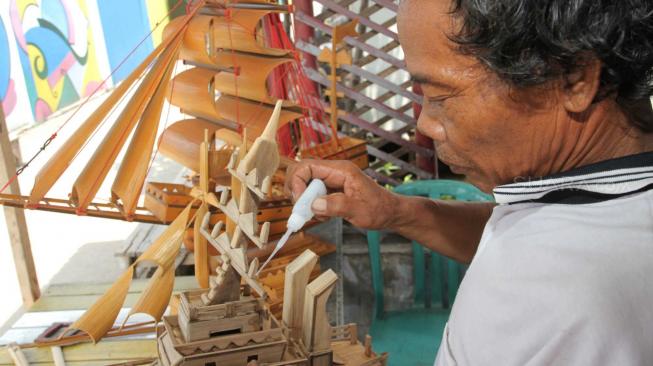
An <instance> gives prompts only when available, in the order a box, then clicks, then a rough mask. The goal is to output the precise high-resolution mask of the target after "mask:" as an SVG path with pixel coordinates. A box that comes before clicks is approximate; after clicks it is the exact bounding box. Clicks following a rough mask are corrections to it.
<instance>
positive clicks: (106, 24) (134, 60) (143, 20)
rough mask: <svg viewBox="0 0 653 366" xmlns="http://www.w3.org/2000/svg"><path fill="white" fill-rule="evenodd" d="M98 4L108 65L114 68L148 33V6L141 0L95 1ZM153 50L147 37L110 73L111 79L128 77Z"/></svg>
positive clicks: (115, 81) (117, 79) (114, 80)
mask: <svg viewBox="0 0 653 366" xmlns="http://www.w3.org/2000/svg"><path fill="white" fill-rule="evenodd" d="M97 4H98V8H99V12H100V19H101V21H102V29H103V30H104V42H105V44H106V47H107V55H108V56H109V65H110V67H111V70H114V69H115V68H116V67H118V65H119V64H120V62H122V60H123V59H124V58H125V57H127V55H128V54H129V52H131V50H132V49H133V48H134V47H135V46H136V45H137V44H138V43H139V42H140V41H141V40H142V39H143V37H145V36H146V35H147V34H148V33H149V32H150V23H149V19H148V14H147V7H146V5H145V2H144V1H134V0H111V1H98V2H97ZM153 50H154V47H153V43H152V39H151V38H148V39H147V40H146V41H145V42H143V44H142V45H141V46H140V47H139V48H138V49H137V50H136V51H135V52H134V53H133V54H132V55H131V56H130V57H129V58H128V59H127V60H126V61H125V63H124V64H123V65H122V66H121V67H120V69H118V70H117V71H116V72H115V73H114V74H113V82H114V83H117V82H118V81H120V80H122V79H124V78H125V77H127V75H129V73H130V72H131V71H132V70H133V69H134V68H135V67H136V66H138V64H140V63H141V61H143V59H145V57H147V55H148V54H150V52H152V51H153Z"/></svg>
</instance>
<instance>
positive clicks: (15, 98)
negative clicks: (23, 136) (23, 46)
mask: <svg viewBox="0 0 653 366" xmlns="http://www.w3.org/2000/svg"><path fill="white" fill-rule="evenodd" d="M12 36H13V33H11V20H10V19H9V13H8V12H0V107H2V109H3V111H4V113H5V115H6V116H7V118H6V119H7V125H8V126H9V129H14V128H17V127H19V126H21V125H24V124H26V123H29V122H31V121H33V117H32V112H31V108H30V105H29V102H28V101H27V98H26V96H27V90H26V89H25V79H24V77H23V68H22V67H21V65H20V60H19V57H18V50H17V49H16V44H15V42H13V37H12Z"/></svg>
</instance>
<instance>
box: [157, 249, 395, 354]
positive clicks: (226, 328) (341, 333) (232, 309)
mask: <svg viewBox="0 0 653 366" xmlns="http://www.w3.org/2000/svg"><path fill="white" fill-rule="evenodd" d="M316 262H317V255H316V254H315V253H313V252H311V251H310V250H306V251H305V252H304V253H302V255H300V256H299V257H297V258H296V259H295V260H294V261H293V262H292V263H291V264H290V265H288V267H287V269H286V276H285V279H286V280H285V288H286V291H287V294H286V295H285V296H286V297H287V301H285V302H284V308H283V318H282V320H281V321H279V320H277V318H276V317H275V316H274V315H273V314H271V313H270V311H269V308H268V306H267V304H266V303H265V302H264V301H263V300H262V299H260V298H257V297H255V296H252V294H248V292H249V290H248V289H247V288H246V287H243V288H242V290H241V291H242V292H241V295H240V298H239V299H238V300H237V301H229V302H225V303H222V304H212V303H211V302H210V300H209V299H208V294H209V293H210V292H211V291H212V290H214V288H211V289H210V290H194V291H188V292H183V293H182V294H181V295H180V298H181V303H180V306H179V311H178V314H177V315H170V316H164V317H163V324H164V329H163V330H162V331H160V332H159V334H158V335H157V342H158V352H159V360H158V364H159V365H164V366H182V365H192V366H206V365H216V366H217V365H220V366H244V365H279V366H281V365H306V366H322V365H324V366H327V365H329V366H330V365H360V366H362V365H365V366H368V365H369V366H372V365H379V366H380V365H385V364H386V360H387V354H382V355H376V354H375V353H374V352H372V350H371V338H369V337H368V339H367V340H366V345H365V346H364V345H362V344H361V343H360V342H358V340H357V339H356V337H357V335H356V326H355V324H348V325H346V326H343V327H331V325H330V324H329V323H328V320H327V319H328V317H327V314H326V301H327V299H328V297H329V294H330V292H331V290H332V288H333V286H334V285H335V282H336V280H337V276H336V275H335V273H334V272H333V271H331V270H328V271H326V272H324V273H322V274H321V275H320V276H319V277H318V278H316V279H315V280H313V281H311V282H310V283H308V274H309V273H310V272H311V271H312V269H313V266H314V265H315V263H316ZM223 265H224V266H225V268H226V267H228V266H229V262H224V263H223Z"/></svg>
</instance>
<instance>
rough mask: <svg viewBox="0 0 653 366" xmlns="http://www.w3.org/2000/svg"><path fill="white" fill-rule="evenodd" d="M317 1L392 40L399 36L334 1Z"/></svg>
mask: <svg viewBox="0 0 653 366" xmlns="http://www.w3.org/2000/svg"><path fill="white" fill-rule="evenodd" d="M315 1H317V2H319V3H320V4H322V5H324V6H325V7H327V8H329V9H331V10H333V11H335V12H337V13H339V14H343V15H346V16H347V17H348V18H349V19H358V22H359V23H360V24H362V25H364V26H366V27H369V28H371V29H374V30H375V31H377V32H379V33H380V34H383V35H384V36H386V37H389V38H391V39H394V40H397V41H398V40H399V36H397V33H395V32H393V31H391V30H390V29H388V28H384V27H383V26H382V25H380V24H378V23H375V22H373V21H371V20H369V19H368V18H366V17H362V16H360V15H358V14H356V13H354V12H353V11H351V10H349V9H347V8H346V7H344V6H342V5H340V4H338V3H337V2H335V1H332V0H315Z"/></svg>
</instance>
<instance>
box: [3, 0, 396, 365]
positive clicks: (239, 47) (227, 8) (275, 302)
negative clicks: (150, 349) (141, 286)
mask: <svg viewBox="0 0 653 366" xmlns="http://www.w3.org/2000/svg"><path fill="white" fill-rule="evenodd" d="M288 10H290V8H289V7H287V6H280V5H278V4H275V3H272V2H269V1H265V0H252V1H250V2H248V3H242V2H238V3H230V2H224V1H218V0H203V1H198V2H193V3H192V4H191V6H189V12H188V14H187V15H186V16H184V17H182V18H179V19H177V20H176V21H173V22H171V23H170V24H169V25H168V27H167V29H166V31H165V37H164V41H163V43H162V44H161V45H160V46H159V47H157V48H156V49H155V50H154V51H153V52H152V53H151V54H150V55H148V57H146V59H145V60H143V62H142V63H141V64H140V65H139V66H137V67H136V68H135V70H134V71H133V72H132V74H130V75H129V76H128V77H127V78H126V79H125V80H124V81H123V82H122V83H121V84H120V85H118V86H117V87H116V89H114V90H113V91H112V93H111V94H110V95H109V96H108V97H107V99H106V100H105V101H104V102H103V103H102V104H101V105H100V107H99V108H98V109H97V110H96V111H95V112H94V113H93V114H92V115H91V116H90V117H89V118H88V119H87V120H86V121H84V122H83V123H82V124H81V126H80V127H79V128H78V129H77V130H76V131H75V132H74V133H73V134H72V136H71V137H70V138H69V140H68V141H66V143H65V144H63V145H62V147H61V148H60V149H59V150H58V151H56V153H55V154H53V156H52V157H51V158H50V159H49V160H48V162H47V163H46V164H45V165H44V166H43V168H42V169H41V171H40V172H39V173H38V175H37V177H36V180H35V183H34V186H33V188H32V191H31V193H30V195H29V196H12V195H0V204H5V205H10V206H16V207H26V208H32V209H41V210H50V211H57V212H65V213H74V214H78V215H91V216H98V217H107V218H113V219H123V220H129V221H132V220H135V221H144V222H153V223H165V224H167V225H168V227H167V228H166V230H165V231H164V232H163V234H162V235H161V236H160V237H159V238H157V239H156V241H155V242H154V243H153V244H152V245H151V246H150V247H149V248H147V250H146V251H145V252H144V253H143V254H142V255H141V256H140V257H139V258H138V259H137V260H136V261H135V262H134V263H133V264H132V265H131V266H130V267H129V268H128V269H127V270H126V271H125V272H124V273H123V274H122V275H121V276H120V278H119V279H118V280H117V281H116V282H115V283H114V284H113V286H111V288H109V289H108V290H107V292H106V293H105V294H104V295H103V296H102V297H100V299H99V300H98V301H97V302H96V303H95V304H93V306H91V308H90V309H89V310H88V311H87V312H86V313H84V315H83V316H82V317H81V318H80V319H78V320H77V321H76V322H75V323H74V324H73V325H72V326H71V327H70V330H72V329H75V330H81V331H84V332H85V333H86V334H88V336H89V337H90V338H91V339H92V340H93V341H98V340H100V339H101V338H102V337H104V336H105V335H107V333H109V332H110V331H111V332H113V331H114V330H115V329H114V328H113V325H114V321H115V319H116V317H117V316H118V313H119V311H120V309H121V308H122V306H123V303H124V301H125V298H126V295H127V292H128V289H129V286H130V283H131V279H132V278H133V275H134V268H135V266H136V265H138V264H139V263H142V262H145V261H148V262H151V263H154V264H155V265H156V267H157V269H156V272H155V273H154V275H153V277H152V278H151V279H150V281H149V283H148V286H147V287H146V288H145V290H143V292H142V294H141V296H140V297H139V299H138V300H137V301H136V303H135V304H134V305H133V306H132V308H131V311H130V315H131V314H134V313H145V314H149V315H151V316H152V317H153V318H154V320H155V321H157V322H158V321H160V320H161V319H162V318H163V314H164V313H165V310H166V308H167V306H168V303H169V301H170V298H171V295H172V287H173V283H174V269H173V263H174V260H175V258H176V257H177V255H178V253H179V250H180V246H181V243H182V242H183V241H184V240H185V239H188V237H189V236H188V235H186V234H187V233H189V232H190V238H191V239H190V242H191V243H192V247H193V248H192V249H193V250H194V258H195V275H196V277H197V279H198V283H199V287H201V288H202V290H197V291H194V292H188V293H185V294H182V296H181V297H180V304H181V305H180V309H181V311H180V312H179V313H178V315H176V317H175V316H170V317H166V318H164V324H165V331H164V332H162V333H161V334H159V342H160V344H159V349H160V350H162V353H161V354H162V357H161V360H160V362H161V363H163V364H188V365H203V366H207V365H211V364H212V363H215V365H227V364H238V365H241V364H246V363H247V362H251V361H254V360H255V359H254V357H255V358H256V362H257V363H258V364H263V363H265V364H277V365H294V364H297V365H301V364H304V365H330V364H333V363H338V364H343V363H344V364H351V365H363V364H366V365H367V364H369V365H372V364H375V362H377V361H378V362H381V363H382V362H384V361H383V360H384V357H377V356H376V355H374V354H373V353H372V352H371V348H370V346H369V344H368V345H367V347H363V346H362V345H360V343H358V342H357V341H356V340H355V333H356V332H355V331H354V330H353V329H354V328H353V326H347V327H345V328H336V329H335V330H334V329H332V328H331V327H330V325H329V324H328V322H327V317H326V310H325V306H326V300H327V298H328V296H329V293H330V292H331V289H332V288H333V286H334V284H335V282H336V280H337V276H336V275H335V273H333V272H332V271H326V272H324V273H321V272H320V267H319V265H317V255H316V254H315V253H313V252H304V251H303V249H305V247H306V246H308V245H312V244H313V243H314V242H315V241H314V240H313V239H310V237H309V236H301V234H300V235H298V238H299V239H298V240H297V241H298V242H301V245H297V246H296V247H295V248H294V252H293V253H292V254H290V253H289V256H287V257H285V258H279V259H278V260H277V262H276V263H275V262H274V261H273V262H272V264H271V267H270V268H267V270H266V271H264V272H262V273H261V274H260V276H258V275H256V273H257V269H258V263H259V259H258V257H259V256H258V255H250V253H251V252H252V251H250V250H248V249H249V248H248V247H249V246H251V245H253V246H254V247H255V248H254V249H255V251H257V252H258V253H259V254H261V253H266V250H268V249H269V250H271V249H270V245H268V243H269V241H270V239H273V238H274V237H275V236H276V235H278V234H280V233H281V232H282V231H283V230H284V229H285V220H287V218H288V216H289V214H290V209H291V204H290V201H289V200H288V199H287V198H285V197H281V196H279V195H275V194H274V192H275V190H276V191H278V188H275V187H277V185H278V183H279V182H280V179H281V177H282V173H281V174H280V172H279V168H280V167H281V166H283V165H288V164H292V162H293V160H292V159H287V158H286V159H284V158H282V157H281V156H279V148H278V146H277V129H278V128H279V126H280V125H282V124H287V123H291V121H293V120H297V119H299V120H304V121H308V122H310V123H308V125H314V124H315V123H314V122H315V119H316V118H315V116H314V115H313V114H312V113H313V109H312V108H315V107H314V106H315V105H321V104H320V103H317V104H315V103H313V104H311V105H309V104H307V103H305V101H304V102H302V100H301V98H305V97H306V96H305V95H303V93H302V90H299V89H293V90H290V91H288V93H287V94H288V95H286V96H284V97H283V98H282V99H281V100H278V99H279V98H278V97H277V96H276V95H275V96H273V95H271V93H270V89H269V81H270V74H271V73H272V71H273V70H274V69H275V68H280V67H281V68H283V67H287V69H286V71H291V72H289V73H288V74H289V75H295V74H297V73H299V72H301V67H300V66H299V65H298V62H297V60H296V59H295V58H293V57H291V56H292V50H289V49H282V48H275V47H270V46H268V45H265V44H264V42H263V40H262V37H261V19H262V18H263V17H265V16H268V15H269V14H271V13H276V12H281V11H284V12H285V11H288ZM178 59H182V60H183V61H184V63H186V64H187V65H191V66H192V67H191V68H190V69H188V70H186V71H183V72H181V73H179V74H178V75H175V64H176V61H177V60H178ZM295 77H296V75H295ZM139 79H141V81H140V84H139ZM172 80H174V86H173V85H172V83H171V81H172ZM301 84H302V83H300V82H297V83H294V84H293V85H294V86H297V87H299V85H301ZM131 88H133V89H134V94H133V97H132V98H131V99H132V100H131V101H130V102H129V103H127V104H126V106H125V107H124V110H122V111H120V113H119V116H118V118H117V120H116V121H115V123H114V124H113V126H112V127H111V129H110V130H109V132H108V134H107V135H106V136H104V137H103V140H102V142H101V143H100V144H99V146H98V147H97V150H96V151H95V153H94V154H93V157H92V158H91V160H90V161H89V162H88V163H87V164H86V166H85V167H84V169H83V170H82V172H81V174H80V175H79V176H78V177H77V179H76V181H75V183H74V185H73V187H72V190H71V194H70V199H53V198H48V197H46V194H47V193H48V192H49V191H50V190H51V188H52V187H53V185H54V184H55V182H57V180H59V178H60V177H61V176H62V174H63V173H64V172H65V171H66V169H67V168H68V166H69V165H70V164H71V161H72V160H73V159H75V158H76V157H77V156H78V155H79V152H80V150H81V149H82V148H84V147H85V146H86V145H87V144H88V142H89V139H90V138H91V136H92V135H93V134H94V133H95V131H97V129H98V128H99V126H100V125H101V124H102V123H103V121H105V120H106V119H107V118H108V116H109V115H111V112H112V111H113V110H114V109H115V108H116V106H117V104H118V102H119V101H120V100H121V99H123V97H124V96H125V95H126V94H127V93H128V92H129V91H130V89H131ZM334 95H335V93H334ZM332 96H333V95H332ZM286 97H288V98H286ZM166 99H168V100H169V101H170V103H171V104H173V105H176V106H178V107H180V109H181V110H182V111H183V112H184V113H186V114H188V115H190V116H191V117H193V118H188V119H185V120H182V121H178V122H176V123H173V124H172V125H170V127H168V128H167V129H166V130H165V132H164V133H163V135H162V136H161V137H160V139H159V144H158V145H157V144H155V141H156V137H157V136H156V134H157V130H158V126H159V123H160V120H161V110H162V107H163V105H164V102H165V100H166ZM275 101H276V105H273V104H274V102H275ZM332 104H333V103H332ZM320 108H321V107H320ZM337 113H338V112H337V108H336V110H332V111H331V115H332V116H337ZM270 114H272V117H270V119H269V122H268V123H266V121H268V117H269V116H270ZM322 115H323V114H322ZM332 118H334V119H335V117H332ZM318 122H319V121H318ZM330 127H331V131H332V132H333V135H332V136H331V140H327V141H326V142H320V143H315V142H313V144H312V145H311V144H304V145H305V146H298V147H297V149H296V150H297V151H298V152H299V154H298V155H300V156H310V157H326V158H338V159H342V158H345V159H351V160H353V161H355V162H356V163H357V164H358V165H359V166H361V167H365V166H367V155H366V154H365V143H364V141H360V140H354V139H351V138H347V137H344V138H342V137H339V136H338V135H337V133H336V128H335V126H334V125H333V124H332V125H331V126H330ZM324 128H325V130H326V131H328V130H329V127H326V126H325V127H324ZM130 136H131V138H130ZM52 138H54V136H53V137H52ZM297 138H298V140H297V141H303V142H306V141H305V140H306V139H304V138H303V137H301V136H297ZM252 142H253V143H252ZM308 142H310V141H308ZM125 145H126V149H125V150H126V151H125V154H124V157H123V158H122V162H121V163H120V167H119V169H118V171H117V174H116V177H115V179H114V182H113V184H112V185H111V202H110V203H98V202H95V201H94V198H95V196H96V194H97V192H98V190H99V189H100V186H101V185H102V183H103V181H104V180H105V179H106V177H107V176H108V173H109V170H110V168H111V167H112V166H113V165H114V163H115V162H116V160H117V159H118V157H119V156H120V154H119V153H120V151H121V149H122V148H123V146H125ZM155 149H159V150H158V151H160V152H162V153H164V154H165V155H167V156H169V157H171V158H173V159H174V160H176V161H177V162H179V163H181V164H182V165H184V166H186V167H188V168H189V169H191V170H193V171H195V172H196V173H198V179H197V182H196V183H195V184H194V186H193V187H192V188H191V187H186V186H182V185H175V184H170V183H159V182H146V178H147V173H148V170H149V167H150V164H151V161H152V155H153V152H154V151H155ZM198 157H199V159H198ZM216 187H222V188H216ZM143 190H145V206H146V207H140V206H138V203H139V198H140V195H141V192H142V191H143ZM315 249H318V248H317V247H315ZM329 251H332V249H330V248H324V247H320V250H316V252H317V254H320V255H321V254H324V253H328V252H329ZM212 255H218V256H219V265H218V266H217V267H214V271H213V272H214V276H212V277H210V274H211V272H212V268H211V267H212V266H214V264H215V259H216V258H215V257H213V258H212V257H211V256H212ZM291 259H292V262H291ZM309 281H310V284H309ZM304 290H306V291H304ZM279 318H281V320H279ZM125 321H127V320H125ZM332 331H333V334H332ZM66 333H67V332H64V334H63V335H62V336H65V334H66ZM347 345H350V346H351V347H349V346H347ZM354 346H356V347H354ZM352 347H354V348H355V351H352V349H353V348H352ZM336 349H345V350H346V351H343V352H340V353H338V352H335V350H336ZM250 351H251V352H250ZM358 351H360V352H358ZM334 352H335V353H334ZM359 353H361V354H363V356H360V357H359V356H358V354H359ZM346 355H349V356H346ZM354 355H356V356H354ZM357 357H358V358H357ZM250 358H251V359H250ZM354 359H355V360H356V361H355V362H353V363H352V362H349V361H348V360H354ZM166 362H167V363H166ZM229 362H233V363H229ZM243 362H244V363H243Z"/></svg>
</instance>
